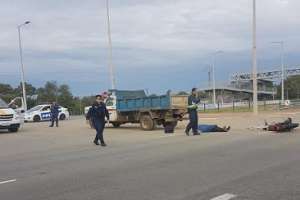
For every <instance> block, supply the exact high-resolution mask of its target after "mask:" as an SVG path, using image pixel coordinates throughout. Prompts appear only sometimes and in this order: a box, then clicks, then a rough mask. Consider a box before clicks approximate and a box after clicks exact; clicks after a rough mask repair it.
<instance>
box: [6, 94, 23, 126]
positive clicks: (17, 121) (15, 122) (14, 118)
mask: <svg viewBox="0 0 300 200" xmlns="http://www.w3.org/2000/svg"><path fill="white" fill-rule="evenodd" d="M22 121H23V119H22V116H21V115H20V114H18V113H17V112H16V111H15V110H14V109H12V108H10V107H9V106H8V104H7V103H6V102H5V101H4V100H2V99H1V98H0V129H7V130H8V131H10V132H18V130H19V128H20V126H21V124H22Z"/></svg>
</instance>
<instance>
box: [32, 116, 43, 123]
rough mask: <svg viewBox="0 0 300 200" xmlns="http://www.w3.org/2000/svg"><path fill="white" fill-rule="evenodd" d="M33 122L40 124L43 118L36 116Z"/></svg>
mask: <svg viewBox="0 0 300 200" xmlns="http://www.w3.org/2000/svg"><path fill="white" fill-rule="evenodd" d="M33 121H34V122H39V121H41V117H40V116H38V115H36V116H34V117H33Z"/></svg>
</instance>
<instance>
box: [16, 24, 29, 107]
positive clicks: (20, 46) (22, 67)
mask: <svg viewBox="0 0 300 200" xmlns="http://www.w3.org/2000/svg"><path fill="white" fill-rule="evenodd" d="M29 23H30V21H26V22H25V23H23V24H20V25H19V26H18V27H17V28H18V35H19V52H20V64H21V82H22V93H23V100H24V110H25V111H26V110H27V96H26V86H25V75H24V64H23V49H22V38H21V27H22V26H25V25H27V24H29Z"/></svg>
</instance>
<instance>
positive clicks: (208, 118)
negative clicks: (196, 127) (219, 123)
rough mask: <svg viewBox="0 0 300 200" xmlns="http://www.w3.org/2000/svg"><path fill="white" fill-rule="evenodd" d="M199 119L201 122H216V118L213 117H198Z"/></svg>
mask: <svg viewBox="0 0 300 200" xmlns="http://www.w3.org/2000/svg"><path fill="white" fill-rule="evenodd" d="M199 119H200V120H201V119H203V120H217V119H218V118H215V117H199Z"/></svg>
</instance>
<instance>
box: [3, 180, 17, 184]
mask: <svg viewBox="0 0 300 200" xmlns="http://www.w3.org/2000/svg"><path fill="white" fill-rule="evenodd" d="M16 181H17V180H16V179H12V180H7V181H2V182H0V185H2V184H5V183H12V182H16Z"/></svg>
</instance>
